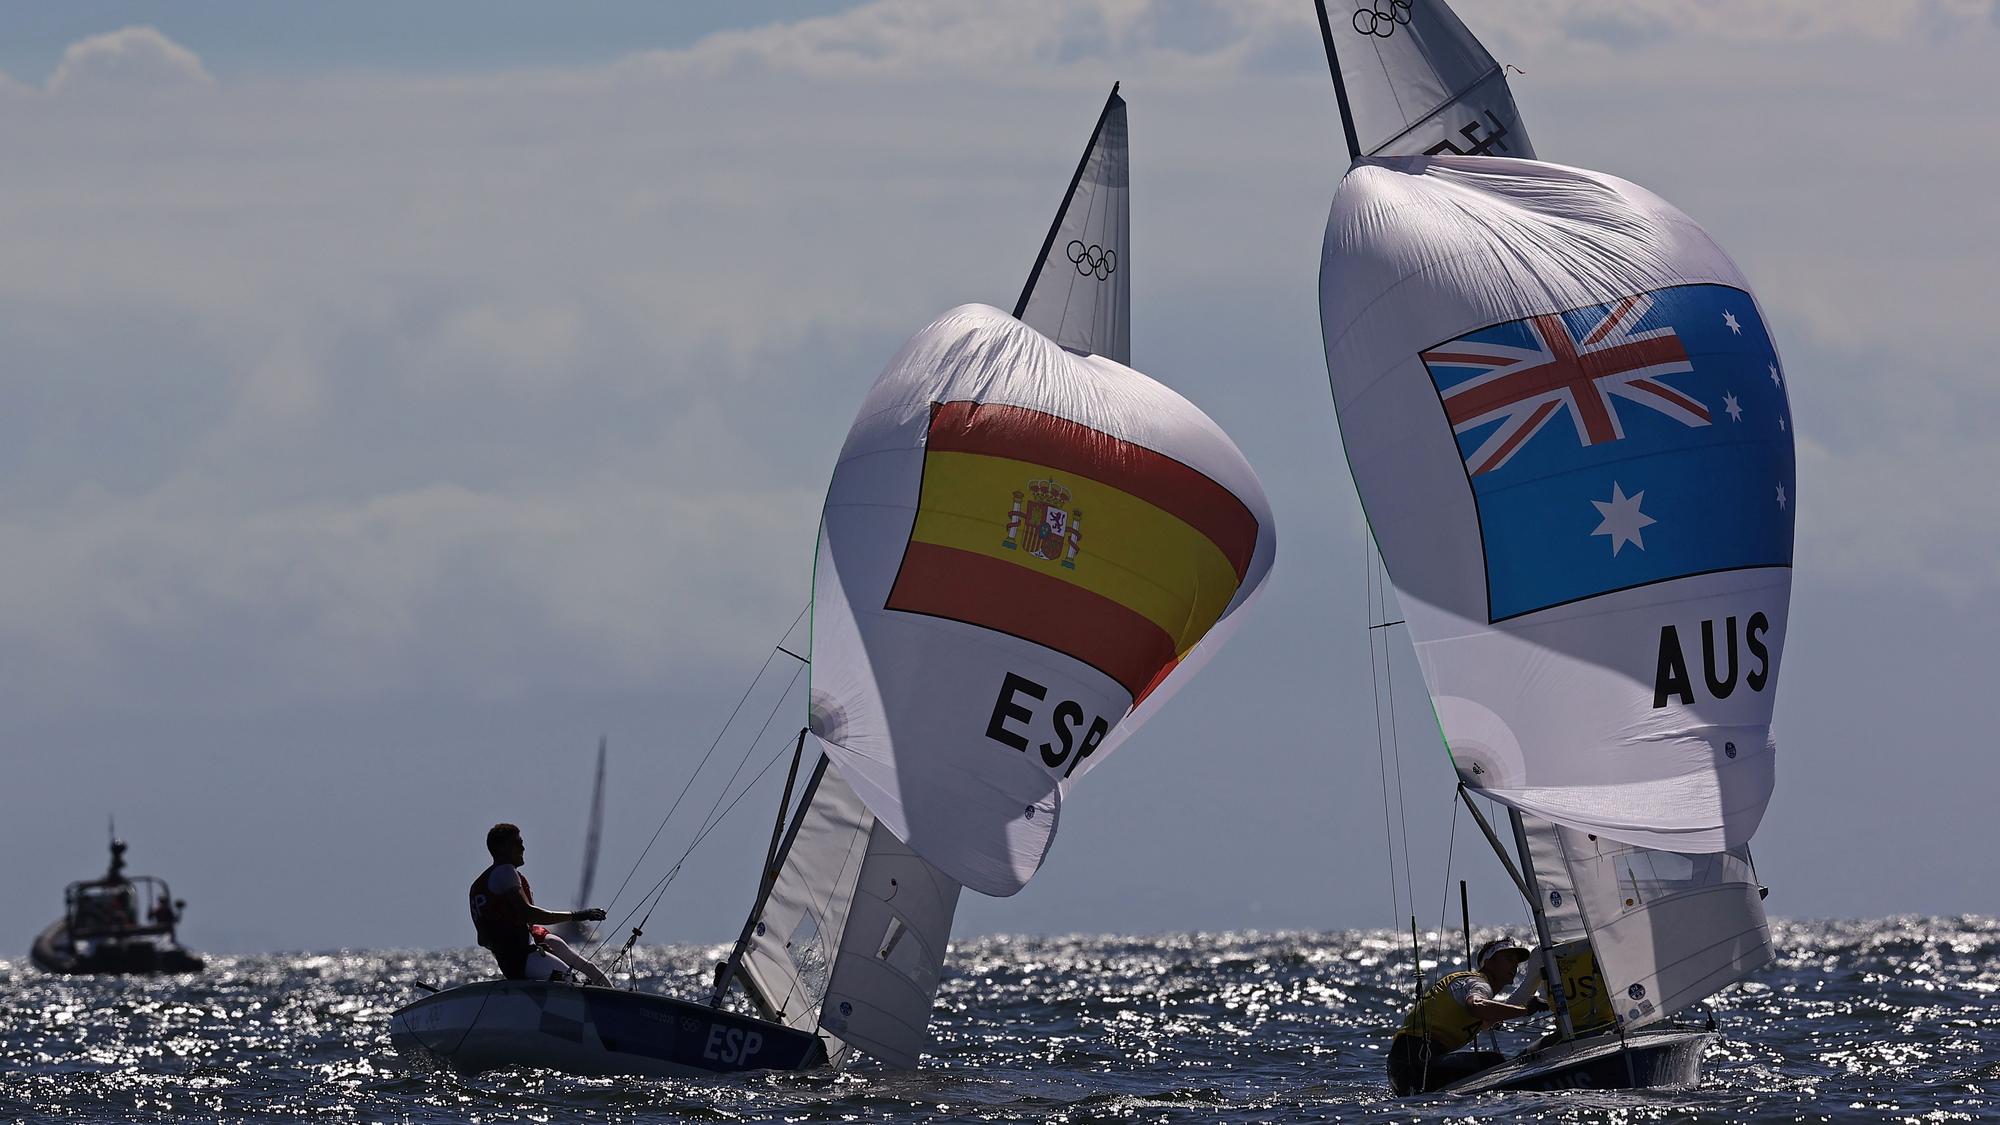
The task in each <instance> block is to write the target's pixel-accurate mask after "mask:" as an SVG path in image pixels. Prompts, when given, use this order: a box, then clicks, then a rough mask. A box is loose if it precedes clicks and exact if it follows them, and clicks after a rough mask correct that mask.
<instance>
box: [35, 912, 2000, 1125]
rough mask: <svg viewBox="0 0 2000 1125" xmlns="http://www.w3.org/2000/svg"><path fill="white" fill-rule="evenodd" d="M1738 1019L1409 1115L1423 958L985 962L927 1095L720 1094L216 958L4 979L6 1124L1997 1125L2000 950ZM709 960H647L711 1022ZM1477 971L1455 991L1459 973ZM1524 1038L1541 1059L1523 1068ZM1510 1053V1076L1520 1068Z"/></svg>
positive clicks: (954, 997)
mask: <svg viewBox="0 0 2000 1125" xmlns="http://www.w3.org/2000/svg"><path fill="white" fill-rule="evenodd" d="M1776 936H1777V938H1778V944H1779V947H1780V950H1781V953H1780V958H1779V961H1778V963H1777V964H1776V965H1773V966H1771V967H1770V968H1768V969H1766V970H1764V971H1763V972H1762V973H1760V974H1758V975H1757V976H1756V977H1755V978H1754V979H1753V980H1751V981H1749V982H1746V984H1745V985H1744V986H1742V987H1739V988H1733V989H1731V990H1729V991H1728V992H1727V993H1726V994H1724V995H1723V996H1721V997H1719V998H1717V1001H1716V1002H1715V1003H1714V1005H1713V1013H1714V1016H1715V1019H1716V1022H1717V1025H1718V1027H1719V1028H1720V1030H1721V1031H1722V1032H1723V1033H1724V1036H1725V1038H1724V1040H1723V1042H1722V1044H1721V1045H1720V1046H1719V1047H1718V1048H1716V1049H1714V1050H1712V1051H1711V1052H1710V1054H1709V1056H1708V1059H1707V1065H1706V1067H1705V1071H1704V1076H1703V1081H1702V1084H1701V1086H1700V1087H1699V1088H1697V1089H1692V1090H1676V1091H1659V1092H1644V1093H1620V1094H1611V1093H1579V1092H1570V1093H1561V1094H1509V1095H1485V1096H1481V1097H1475V1098H1445V1097H1431V1098H1418V1099H1393V1098H1390V1097H1389V1096H1388V1093H1387V1090H1386V1089H1385V1086H1384V1081H1383V1077H1382V1071H1381V1066H1382V1051H1383V1048H1384V1046H1385V1044H1386V1042H1387V1037H1388V1034H1389V1031H1390V1030H1391V1029H1392V1027H1393V1023H1394V1022H1395V1021H1396V1020H1398V1019H1400V1016H1401V1013H1402V1010H1403V1008H1404V1006H1405V1004H1406V1003H1407V1001H1406V999H1405V998H1406V996H1407V995H1408V989H1409V981H1410V955H1409V953H1408V951H1407V946H1406V945H1405V944H1404V943H1406V942H1407V941H1408V937H1407V935H1402V936H1398V935H1394V934H1390V933H1386V932H1383V933H1335V934H1269V935H1264V934H1194V935H1173V936H1165V937H1147V938H1122V937H1088V938H1081V937H1071V938H981V939H975V940H971V941H966V942H963V943H959V944H958V945H956V946H955V947H954V948H953V950H952V953H951V958H950V962H949V964H948V966H947V974H948V977H947V980H946V982H945V984H944V987H943V989H942V991H941V994H940V997H939V1002H938V1007H937V1013H936V1015H935V1017H934V1018H933V1020H932V1025H931V1026H932V1030H933V1032H934V1033H935V1035H936V1045H935V1047H934V1050H933V1053H932V1057H930V1058H929V1059H927V1060H926V1062H925V1065H924V1067H923V1068H922V1069H920V1070H916V1071H906V1072H892V1071H887V1070H883V1069H880V1068H877V1067H875V1066H873V1065H871V1064H868V1063H865V1062H864V1063H861V1064H859V1065H857V1066H855V1067H852V1068H850V1069H849V1070H847V1071H846V1072H844V1073H839V1074H833V1073H814V1074H786V1075H756V1076H745V1077H737V1078H732V1079H725V1080H717V1081H708V1082H680V1081H667V1080H641V1079H585V1078H572V1077H566V1076H562V1075H556V1074H549V1073H544V1072H537V1071H515V1072H498V1073H494V1074H488V1075H483V1076H479V1077H473V1078H464V1077H458V1076H454V1075H450V1074H443V1073H435V1072H431V1071H422V1070H415V1069H411V1068H409V1067H406V1066H405V1064H404V1063H403V1061H402V1060H401V1059H400V1058H399V1057H398V1056H397V1055H396V1054H395V1052H394V1050H393V1049H392V1048H391V1047H390V1046H389V1038H388V1016H389V1013H390V1011H392V1010H393V1009H394V1008H396V1007H398V1006H399V1005H401V1004H403V1003H405V1002H407V1001H409V1000H411V999H413V998H415V997H416V996H417V995H418V993H417V991H416V990H415V989H413V988H412V987H411V986H410V985H409V983H408V982H410V981H412V980H415V979H431V980H446V981H454V980H457V979H461V978H462V977H464V976H466V975H468V974H469V973H472V972H474V971H475V970H474V967H475V966H478V971H480V972H483V969H484V966H483V965H481V963H480V962H479V961H477V960H476V959H475V958H474V957H473V956H472V954H471V952H470V951H461V952H451V953H410V952H393V951H391V952H348V953H338V954H284V955H268V956H254V957H223V958H215V959H213V960H212V962H211V967H210V971H209V972H207V973H205V974H203V975H201V976H197V977H184V978H173V979H153V980H147V979H143V978H129V979H115V978H107V979H91V978H67V979H66V978H56V977H50V976H46V975H43V974H42V973H40V972H39V971H37V970H35V969H34V968H33V967H32V966H30V965H29V964H28V963H27V961H26V960H25V959H23V960H18V961H8V962H0V989H4V995H5V1004H4V1007H0V1120H19V1121H118V1122H127V1121H130V1122H157V1121H188V1120H202V1121H212V1120H224V1121H231V1122H238V1121H243V1122H258V1121H283V1120H292V1119H297V1118H300V1117H306V1116H315V1117H327V1118H330V1119H332V1120H343V1121H439V1122H445V1121H519V1120H528V1121H683V1120H686V1121H761V1120H791V1121H802V1120H814V1121H873V1120H884V1119H891V1120H913V1121H915V1120H922V1121H946V1120H958V1121H1037V1122H1082V1121H1232V1122H1233V1121H1246V1122H1247V1121H1259V1122H1262V1121H1320V1120H1371V1119H1395V1120H1430V1119H1437V1120H1466V1119H1471V1118H1497V1117H1520V1118H1528V1119H1535V1120H1547V1121H1599V1120H1616V1121H1689V1120H1732V1121H1744V1120H1765V1121H1831V1120H1862V1119H1867V1120H1908V1121H1973V1120H1981V1119H1994V1118H1996V1117H2000V1004H1996V993H2000V921H1996V920H1994V919H1986V918H1956V919H1926V918H1890V919H1880V920H1875V921H1861V922H1811V923H1783V924H1779V925H1778V926H1777V928H1776ZM716 955H717V950H716V949H715V948H714V947H679V948H667V949H660V950H654V951H652V952H651V953H649V954H647V955H646V956H645V957H644V959H643V960H642V961H641V962H640V964H639V983H640V984H641V985H642V986H645V987H653V988H665V989H668V990H671V991H680V992H683V993H688V994H691V993H692V992H693V991H694V990H695V988H696V986H697V982H698V981H700V980H701V979H702V978H703V977H704V975H705V972H706V967H707V966H709V965H712V964H713V963H714V960H715V958H716ZM1452 967H1455V966H1450V965H1447V966H1446V968H1447V969H1449V968H1452ZM1530 1037H1531V1036H1530V1033H1529V1032H1527V1031H1519V1032H1515V1033H1514V1035H1513V1038H1514V1040H1515V1043H1514V1044H1512V1045H1518V1044H1521V1043H1525V1042H1526V1041H1527V1040H1528V1039H1529V1038H1530ZM1512 1045H1510V1046H1512Z"/></svg>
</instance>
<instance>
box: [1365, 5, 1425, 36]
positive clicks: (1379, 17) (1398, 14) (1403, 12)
mask: <svg viewBox="0 0 2000 1125" xmlns="http://www.w3.org/2000/svg"><path fill="white" fill-rule="evenodd" d="M1415 3H1416V0H1373V2H1372V4H1371V6H1369V7H1365V8H1356V9H1355V10H1354V30H1356V31H1358V32H1360V33H1361V34H1363V35H1373V36H1375V37H1376V38H1378V39H1387V38H1389V37H1390V36H1391V35H1394V34H1396V26H1397V25H1398V24H1401V25H1402V26H1404V27H1408V26H1410V9H1411V7H1412V6H1414V5H1415Z"/></svg>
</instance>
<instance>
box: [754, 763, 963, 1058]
mask: <svg viewBox="0 0 2000 1125" xmlns="http://www.w3.org/2000/svg"><path fill="white" fill-rule="evenodd" d="M958 890H959V888H958V884H957V883H956V882H954V881H953V880H952V879H951V878H950V877H949V876H947V875H945V874H944V873H943V872H941V871H939V870H938V869H936V868H935V867H932V866H931V865H930V864H928V863H925V862H924V861H923V860H922V859H920V858H918V857H917V856H916V855H915V854H914V853H913V852H911V851H910V850H909V848H908V847H907V846H905V845H904V844H903V843H902V842H901V841H899V840H897V839H896V838H895V837H894V836H893V835H891V834H890V833H889V832H888V831H886V830H885V829H883V828H882V827H881V826H880V825H879V824H878V823H877V822H876V820H875V818H874V816H873V815H871V814H870V813H869V812H868V809H867V806H866V805H864V804H862V802H861V799H860V798H859V797H858V796H856V795H855V793H854V790H853V789H852V788H851V787H849V786H848V784H847V783H846V782H845V781H843V780H841V777H840V775H839V774H838V773H837V772H835V771H833V770H824V771H821V773H820V774H819V775H818V776H817V778H816V781H815V783H814V785H813V787H812V791H811V792H810V793H809V794H808V795H807V797H806V809H805V812H804V813H803V814H802V815H801V817H800V819H799V827H798V833H797V836H796V837H795V839H794V840H793V843H792V846H791V848H790V849H789V850H788V851H787V852H786V855H785V861H784V865H783V867H781V868H780V870H779V874H778V878H777V880H776V882H775V883H773V884H772V887H771V893H770V896H769V897H768V898H767V899H766V900H765V904H764V909H763V911H762V913H760V914H759V915H758V916H757V919H756V923H755V925H754V927H753V928H752V930H751V938H750V945H749V948H748V949H747V950H746V951H745V953H744V958H743V971H744V974H745V975H746V976H747V977H749V979H750V983H751V985H752V987H753V989H754V991H755V993H756V995H757V996H758V997H759V998H760V1000H761V1001H762V1003H763V1004H765V1005H766V1006H767V1007H768V1009H769V1014H770V1015H771V1016H772V1018H775V1019H778V1020H780V1021H781V1022H783V1023H785V1024H786V1025H788V1026H790V1027H795V1028H799V1029H801V1030H805V1031H817V1032H819V1033H820V1036H821V1038H822V1039H823V1040H824V1041H825V1042H826V1046H827V1054H828V1061H829V1062H830V1063H832V1064H833V1065H836V1066H838V1065H840V1063H841V1062H842V1061H843V1060H844V1059H845V1058H846V1055H847V1052H848V1050H849V1049H850V1048H859V1049H861V1050H863V1051H866V1052H867V1053H868V1054H870V1055H872V1056H874V1057H875V1058H877V1059H879V1060H881V1061H883V1062H885V1063H888V1064H889V1065H891V1066H899V1067H914V1066H916V1065H917V1057H918V1055H919V1054H921V1053H922V1051H923V1048H924V1046H925V1044H926V1043H927V1042H928V1041H929V1037H928V1034H927V1032H926V1030H925V1028H926V1026H927V1024H928V1022H929V1020H930V1012H931V1002H932V1000H933V999H934V998H935V997H936V995H937V986H938V980H939V978H940V975H941V973H942V971H943V967H944V956H945V950H946V947H947V945H948V943H949V940H950V937H951V920H952V915H953V913H954V912H955V911H956V910H957V907H958Z"/></svg>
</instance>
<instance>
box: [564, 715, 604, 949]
mask: <svg viewBox="0 0 2000 1125" xmlns="http://www.w3.org/2000/svg"><path fill="white" fill-rule="evenodd" d="M610 741H611V740H610V739H609V738H608V737H607V736H605V735H598V736H597V780H596V781H594V782H592V783H591V786H590V821H589V824H588V825H587V826H586V827H585V829H584V832H583V874H582V876H581V877H579V878H578V879H577V881H576V906H575V907H574V908H573V909H575V910H582V909H583V908H584V907H586V906H589V905H590V891H591V888H592V887H594V886H596V884H597V848H598V845H599V844H600V843H602V841H603V839H604V753H605V749H606V748H607V746H608V745H609V744H610ZM556 929H557V930H558V931H559V932H560V933H561V934H562V937H563V940H565V941H568V942H570V943H572V944H577V943H581V942H583V941H586V940H587V939H588V938H589V937H590V928H589V924H588V923H585V922H564V923H563V924H562V925H561V926H558V927H556Z"/></svg>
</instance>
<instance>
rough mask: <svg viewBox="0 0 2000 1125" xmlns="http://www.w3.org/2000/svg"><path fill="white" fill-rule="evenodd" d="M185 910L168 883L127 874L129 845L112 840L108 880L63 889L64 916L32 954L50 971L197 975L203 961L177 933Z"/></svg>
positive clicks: (42, 936) (37, 940) (37, 942)
mask: <svg viewBox="0 0 2000 1125" xmlns="http://www.w3.org/2000/svg"><path fill="white" fill-rule="evenodd" d="M186 909H187V903H186V902H185V901H184V900H180V899H176V898H174V896H173V892H171V891H169V890H168V889H167V884H166V880H164V879H158V878H155V877H153V876H151V875H127V874H125V841H123V840H120V839H117V838H116V837H113V839H112V841H111V866H110V868H109V869H108V870H107V871H105V873H104V877H103V878H101V879H88V880H85V881H83V882H79V883H71V884H70V885H69V887H68V888H67V889H66V890H64V891H63V916H62V917H61V918H59V919H57V920H56V921H55V922H53V923H51V924H50V925H49V927H48V928H47V929H45V930H43V931H42V932H41V934H40V935H38V936H37V937H36V938H35V944H34V948H33V949H32V950H30V951H29V956H30V958H32V959H33V961H34V962H35V964H36V965H38V966H40V967H41V968H42V970H43V971H45V972H51V973H63V974H71V975H73V974H81V973H198V972H200V971H201V970H202V959H201V958H200V957H198V956H196V955H195V954H192V953H189V952H188V951H187V950H185V949H183V948H181V944H180V940H179V938H178V937H177V936H176V935H175V932H174V930H175V927H176V926H177V925H178V924H179V922H180V920H181V914H182V912H184V911H185V910H186Z"/></svg>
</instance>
